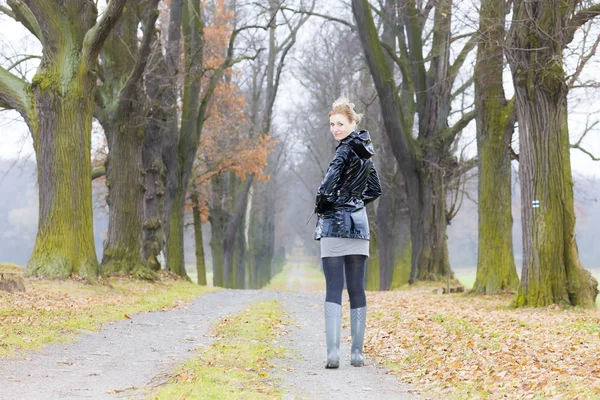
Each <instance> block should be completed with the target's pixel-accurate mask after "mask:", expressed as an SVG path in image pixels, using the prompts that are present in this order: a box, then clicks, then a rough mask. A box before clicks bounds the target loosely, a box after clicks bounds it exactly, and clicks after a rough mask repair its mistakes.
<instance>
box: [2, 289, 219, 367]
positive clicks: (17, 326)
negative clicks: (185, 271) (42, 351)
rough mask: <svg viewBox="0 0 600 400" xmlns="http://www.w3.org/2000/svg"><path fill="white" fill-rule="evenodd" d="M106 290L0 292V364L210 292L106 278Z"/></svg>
mask: <svg viewBox="0 0 600 400" xmlns="http://www.w3.org/2000/svg"><path fill="white" fill-rule="evenodd" d="M109 282H110V286H108V285H87V284H84V283H81V282H76V281H72V280H66V281H58V280H57V281H53V280H40V281H38V280H28V281H27V282H26V287H27V291H26V292H25V293H5V292H0V358H1V357H2V356H11V355H13V354H14V353H15V352H16V351H18V350H38V349H39V348H41V347H42V346H44V345H46V344H48V343H64V342H68V341H71V340H73V339H74V338H75V337H76V336H77V334H80V333H81V332H82V331H95V330H98V329H100V327H101V326H102V324H103V323H106V322H111V321H118V320H122V319H126V318H128V317H129V315H131V314H135V313H140V312H144V311H158V310H163V309H167V308H171V307H172V306H174V305H177V304H178V303H179V302H185V301H189V300H192V299H194V298H196V297H197V296H198V295H201V294H204V293H208V292H210V291H213V290H214V289H212V288H206V287H200V286H198V285H194V284H192V283H190V282H186V281H163V282H157V283H149V282H140V281H132V280H128V279H122V278H111V279H110V280H109Z"/></svg>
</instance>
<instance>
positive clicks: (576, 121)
mask: <svg viewBox="0 0 600 400" xmlns="http://www.w3.org/2000/svg"><path fill="white" fill-rule="evenodd" d="M0 4H5V2H4V1H0ZM305 29H306V28H305ZM303 33H304V32H303ZM310 36H311V35H309V34H302V35H300V40H301V41H310ZM300 45H302V43H300ZM40 52H41V47H40V44H39V43H38V42H37V40H35V39H32V37H31V36H30V35H29V34H28V33H27V32H26V31H25V30H24V28H23V27H22V26H21V25H20V24H19V23H16V22H14V21H13V20H11V19H10V18H8V17H6V16H3V15H2V14H1V13H0V55H1V57H0V63H1V64H2V65H3V66H4V67H7V66H8V65H11V63H12V62H11V61H7V60H6V59H5V56H8V55H11V56H12V55H15V54H19V55H22V54H40ZM31 65H32V64H31V63H30V64H29V68H30V70H29V71H27V70H22V71H21V72H22V73H26V74H27V75H28V77H29V78H31V76H32V74H33V73H34V72H35V71H34V70H33V68H32V67H31ZM586 75H588V76H590V77H596V76H600V64H598V63H591V64H590V65H589V66H588V67H587V70H586ZM507 86H508V87H507V88H506V89H507V95H511V94H512V88H510V87H509V85H507ZM294 88H296V89H297V88H298V85H295V84H294V78H293V76H292V74H288V75H287V82H285V81H284V82H283V84H282V88H281V92H280V93H279V95H278V98H277V103H276V108H278V109H279V110H285V109H286V107H289V106H290V104H292V103H293V101H292V98H293V97H296V98H297V91H296V90H295V89H294ZM598 104H600V90H598V89H596V90H595V91H589V90H588V91H587V92H585V93H580V94H579V95H578V100H574V99H573V100H571V99H570V103H569V107H570V111H569V126H570V131H571V142H575V141H576V140H577V138H578V135H579V134H580V132H582V131H583V129H584V127H585V125H586V121H587V120H588V117H589V116H590V115H592V117H590V118H592V119H591V120H594V118H596V116H595V115H593V114H594V113H596V115H597V113H598V112H599V109H600V107H598V106H597V105H598ZM284 115H285V112H284V113H283V115H282V113H280V114H279V118H278V120H280V121H281V118H282V117H284ZM469 131H470V132H471V135H472V134H473V132H474V124H471V126H470V129H469ZM464 136H465V137H466V140H465V141H469V139H468V135H464ZM582 145H583V146H584V147H585V148H586V149H587V150H589V151H590V152H592V153H593V154H594V155H596V156H597V157H600V124H599V126H598V127H597V128H596V129H595V130H593V131H591V132H590V133H589V134H588V135H587V136H586V139H585V140H584V141H583V142H582ZM469 150H470V151H469V152H470V153H471V154H474V153H475V151H476V148H475V145H474V143H473V144H472V145H471V146H470V148H469ZM515 150H517V151H518V149H515ZM32 154H33V147H32V140H31V137H30V135H29V132H28V129H27V127H26V126H25V124H24V123H23V122H21V121H19V117H18V115H17V114H16V113H14V112H3V113H0V158H4V159H13V158H16V157H30V158H31V159H34V158H33V157H32ZM571 163H572V167H573V172H574V173H576V174H585V175H596V176H600V162H597V161H593V160H591V159H590V157H589V156H587V155H585V154H584V153H582V152H580V151H578V150H572V151H571Z"/></svg>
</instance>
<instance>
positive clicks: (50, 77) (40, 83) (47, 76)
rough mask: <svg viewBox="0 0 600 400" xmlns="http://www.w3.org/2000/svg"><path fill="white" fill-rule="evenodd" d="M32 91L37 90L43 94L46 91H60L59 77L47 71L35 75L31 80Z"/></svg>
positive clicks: (53, 72)
mask: <svg viewBox="0 0 600 400" xmlns="http://www.w3.org/2000/svg"><path fill="white" fill-rule="evenodd" d="M31 87H32V89H35V88H39V89H40V90H41V91H43V92H45V91H47V90H50V89H52V90H54V91H56V92H58V91H60V76H59V74H58V73H57V72H55V71H47V72H44V73H37V74H36V75H35V76H34V77H33V79H31Z"/></svg>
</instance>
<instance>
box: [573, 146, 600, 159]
mask: <svg viewBox="0 0 600 400" xmlns="http://www.w3.org/2000/svg"><path fill="white" fill-rule="evenodd" d="M571 148H572V149H578V150H581V151H582V152H584V153H585V154H587V155H588V156H590V158H591V159H592V160H594V161H600V158H599V157H595V156H594V155H593V154H592V153H590V152H589V151H587V150H586V149H584V148H583V147H581V145H578V144H577V145H576V144H572V145H571Z"/></svg>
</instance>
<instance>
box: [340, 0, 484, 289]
mask: <svg viewBox="0 0 600 400" xmlns="http://www.w3.org/2000/svg"><path fill="white" fill-rule="evenodd" d="M352 9H353V13H354V16H355V19H356V25H357V29H358V33H359V37H360V39H361V43H362V46H363V50H364V53H365V56H366V59H367V64H368V66H369V70H370V71H371V74H372V76H373V81H374V83H375V87H376V89H377V93H378V95H379V102H380V106H381V112H382V114H383V116H384V126H385V131H386V134H387V135H388V138H389V140H390V145H391V148H392V151H393V153H394V156H395V158H396V160H397V162H398V165H399V166H400V170H401V172H402V175H403V178H404V181H405V184H406V190H407V192H408V193H410V196H409V197H408V207H409V213H410V221H411V244H412V256H411V274H410V281H411V282H414V281H416V280H423V279H436V278H440V277H442V276H446V275H447V274H448V273H450V263H449V260H448V250H447V243H446V225H447V223H448V220H449V218H448V215H447V212H446V211H447V210H446V205H445V201H446V199H445V197H446V192H445V189H444V188H445V184H446V183H447V182H446V179H447V176H450V175H452V171H454V170H455V169H456V168H466V167H468V165H464V166H461V165H457V163H456V161H455V159H454V157H453V156H452V154H451V152H450V149H451V145H452V143H453V142H454V140H455V139H456V135H457V134H458V133H459V132H461V131H462V129H463V128H464V127H465V126H466V125H467V124H468V123H469V122H470V121H471V120H472V119H473V118H474V117H475V113H474V111H470V112H466V113H464V114H463V116H462V118H461V119H460V120H458V121H457V122H456V123H455V124H454V125H453V126H448V124H449V116H450V108H451V102H452V99H453V96H455V95H456V93H457V92H460V91H461V90H464V89H461V88H459V89H457V90H456V91H455V92H453V91H452V89H453V86H454V83H455V80H456V77H457V75H458V72H459V70H460V68H461V67H462V65H463V63H464V61H465V59H466V57H467V55H468V53H469V52H470V51H471V50H472V49H473V48H474V46H475V40H474V39H473V38H471V39H469V40H468V41H467V42H466V44H465V45H464V46H463V48H462V49H461V50H460V51H459V52H458V53H457V54H458V55H457V56H456V59H455V60H454V62H453V63H451V62H450V53H451V52H450V46H451V42H452V40H451V21H452V11H453V10H452V1H451V0H440V1H436V2H427V4H424V3H423V2H417V1H414V0H398V1H397V2H396V11H395V15H397V17H398V22H397V24H398V29H397V30H396V39H397V40H398V43H399V54H397V53H396V51H395V50H394V49H393V48H391V47H390V46H389V45H388V44H387V43H386V41H385V40H382V39H380V38H379V36H378V30H377V28H376V26H375V23H374V20H373V14H372V11H371V9H372V5H371V4H370V3H369V1H367V0H353V1H352ZM432 9H433V19H432V24H433V27H432V33H433V35H432V38H431V53H430V55H426V54H425V51H426V46H425V44H426V36H427V31H426V29H425V27H426V26H427V24H426V21H427V20H428V17H429V13H430V11H431V10H432ZM380 14H384V13H381V12H380ZM384 17H386V18H390V17H393V16H387V15H384ZM386 54H388V55H389V56H390V57H392V59H393V60H394V61H395V64H396V65H397V67H398V69H399V71H400V75H401V77H402V82H405V85H406V86H405V87H406V88H408V92H409V93H410V96H408V97H402V100H403V101H400V99H401V97H400V89H401V88H402V85H398V84H397V83H396V81H395V76H394V70H392V69H391V68H390V66H389V65H388V62H387V60H386V56H385V55H386ZM428 64H429V69H427V68H426V67H427V65H428ZM467 82H468V80H467ZM415 116H416V117H418V137H417V138H416V139H415V138H414V137H413V133H412V127H413V122H414V121H415Z"/></svg>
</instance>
